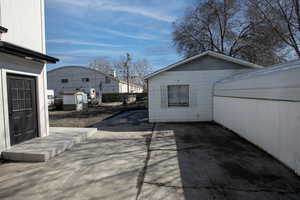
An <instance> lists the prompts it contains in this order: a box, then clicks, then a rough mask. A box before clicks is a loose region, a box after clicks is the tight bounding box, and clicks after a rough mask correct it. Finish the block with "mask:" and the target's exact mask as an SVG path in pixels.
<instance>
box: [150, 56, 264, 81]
mask: <svg viewBox="0 0 300 200" xmlns="http://www.w3.org/2000/svg"><path fill="white" fill-rule="evenodd" d="M206 55H208V56H212V57H215V58H219V59H222V60H225V61H228V62H232V63H236V64H239V65H243V66H245V67H251V68H263V66H260V65H256V64H254V63H250V62H247V61H244V60H241V59H237V58H233V57H230V56H226V55H224V54H220V53H216V52H213V51H206V52H204V53H201V54H199V55H196V56H193V57H190V58H187V59H184V60H181V61H179V62H176V63H174V64H171V65H169V66H167V67H165V68H162V69H160V70H157V71H155V72H153V73H151V74H149V75H147V76H145V79H149V78H151V77H153V76H155V75H157V74H159V73H161V72H164V71H167V70H170V69H172V68H174V67H178V66H180V65H183V64H186V63H188V62H191V61H193V60H195V59H198V58H200V57H203V56H206Z"/></svg>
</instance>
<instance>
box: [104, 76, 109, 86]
mask: <svg viewBox="0 0 300 200" xmlns="http://www.w3.org/2000/svg"><path fill="white" fill-rule="evenodd" d="M105 83H106V84H109V83H110V78H109V77H107V76H106V77H105Z"/></svg>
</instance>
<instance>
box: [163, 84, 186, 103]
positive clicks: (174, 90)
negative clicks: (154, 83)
mask: <svg viewBox="0 0 300 200" xmlns="http://www.w3.org/2000/svg"><path fill="white" fill-rule="evenodd" d="M189 93H190V92H189V85H168V106H169V107H172V106H189Z"/></svg>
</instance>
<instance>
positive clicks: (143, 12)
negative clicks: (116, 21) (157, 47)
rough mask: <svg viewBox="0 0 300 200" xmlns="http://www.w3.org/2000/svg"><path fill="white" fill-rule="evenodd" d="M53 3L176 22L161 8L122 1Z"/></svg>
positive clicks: (64, 0)
mask: <svg viewBox="0 0 300 200" xmlns="http://www.w3.org/2000/svg"><path fill="white" fill-rule="evenodd" d="M52 2H56V3H63V4H68V5H72V6H76V7H81V9H82V8H86V9H94V10H102V11H112V12H125V13H129V14H135V15H140V16H144V17H148V18H151V19H155V20H159V21H163V22H168V23H171V22H173V21H175V17H174V16H172V15H170V14H168V13H166V10H160V9H159V8H152V9H149V8H145V7H143V6H134V5H130V4H129V3H127V4H124V3H123V4H121V3H120V1H115V2H114V1H112V0H110V1H107V0H84V1H83V0H52ZM77 11H79V10H77Z"/></svg>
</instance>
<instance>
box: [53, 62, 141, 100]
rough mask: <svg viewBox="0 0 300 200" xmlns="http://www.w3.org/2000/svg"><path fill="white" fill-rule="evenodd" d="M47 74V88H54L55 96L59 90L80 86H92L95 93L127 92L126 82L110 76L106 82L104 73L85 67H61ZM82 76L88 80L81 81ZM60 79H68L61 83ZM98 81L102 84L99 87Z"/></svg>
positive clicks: (69, 90) (71, 90)
mask: <svg viewBox="0 0 300 200" xmlns="http://www.w3.org/2000/svg"><path fill="white" fill-rule="evenodd" d="M47 76H48V89H52V90H54V93H55V96H60V93H61V92H74V91H76V89H80V88H94V89H95V90H96V93H97V94H107V93H126V92H127V84H125V83H123V82H120V81H118V80H117V79H115V78H112V77H109V78H110V83H106V82H105V77H106V75H105V74H103V73H101V72H97V71H95V70H91V69H89V68H87V67H80V66H70V67H61V68H59V69H54V70H52V71H49V72H48V73H47ZM82 78H89V82H82ZM62 79H68V81H69V82H68V83H62V82H61V80H62ZM100 83H101V84H102V87H101V89H100ZM131 87H132V85H131ZM136 91H137V90H136V88H134V90H133V92H136Z"/></svg>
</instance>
